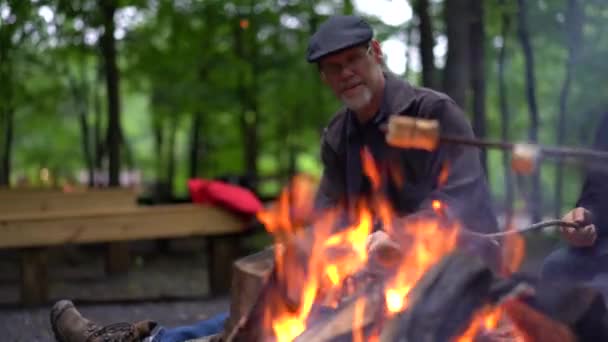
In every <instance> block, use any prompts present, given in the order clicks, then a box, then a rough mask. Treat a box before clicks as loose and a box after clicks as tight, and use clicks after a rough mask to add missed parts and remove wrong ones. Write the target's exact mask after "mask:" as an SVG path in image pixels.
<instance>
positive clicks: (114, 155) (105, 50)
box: [100, 0, 121, 187]
mask: <svg viewBox="0 0 608 342" xmlns="http://www.w3.org/2000/svg"><path fill="white" fill-rule="evenodd" d="M100 5H101V6H100V7H101V10H102V13H103V23H104V34H103V36H102V37H101V51H102V54H103V60H104V66H105V68H104V69H105V74H106V87H107V96H108V128H107V129H108V134H107V137H108V157H109V185H110V186H111V187H114V186H119V185H120V134H121V129H120V98H119V94H120V92H119V76H118V66H117V65H116V41H115V39H114V13H115V12H116V3H115V0H100Z"/></svg>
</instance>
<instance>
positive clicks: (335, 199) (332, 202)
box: [315, 135, 344, 210]
mask: <svg viewBox="0 0 608 342" xmlns="http://www.w3.org/2000/svg"><path fill="white" fill-rule="evenodd" d="M321 161H322V163H323V173H322V175H321V182H320V184H319V188H318V190H317V194H316V196H315V208H316V209H319V210H321V209H324V208H329V207H334V206H336V205H338V204H339V202H340V200H341V199H342V197H343V195H344V177H343V175H342V174H341V171H340V170H341V168H340V163H339V158H338V155H337V152H336V151H334V150H333V149H332V148H331V146H330V145H329V144H328V143H327V141H326V138H325V135H324V136H323V139H322V140H321Z"/></svg>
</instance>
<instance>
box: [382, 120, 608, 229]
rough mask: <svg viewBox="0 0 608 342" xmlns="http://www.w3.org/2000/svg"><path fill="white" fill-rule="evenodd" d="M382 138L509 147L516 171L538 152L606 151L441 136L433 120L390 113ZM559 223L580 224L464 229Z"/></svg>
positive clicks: (531, 163)
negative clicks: (384, 136)
mask: <svg viewBox="0 0 608 342" xmlns="http://www.w3.org/2000/svg"><path fill="white" fill-rule="evenodd" d="M386 141H387V143H388V144H389V145H391V146H394V147H398V148H414V149H422V150H427V151H434V150H436V149H437V147H438V146H439V144H457V145H464V146H474V147H479V148H493V149H501V150H508V151H512V153H513V156H512V167H513V169H514V170H515V171H516V172H519V173H530V172H532V171H533V170H534V169H535V168H536V164H537V161H538V159H539V157H540V156H541V154H542V155H546V156H553V157H561V158H564V157H577V158H589V159H590V160H591V161H598V160H600V161H608V153H607V152H602V151H595V150H590V149H582V148H569V147H545V146H538V145H532V144H515V143H510V142H503V141H488V140H481V139H476V138H468V137H457V136H445V135H441V134H440V127H439V122H438V121H437V120H429V119H420V118H413V117H409V116H398V115H393V116H391V117H390V119H389V122H388V127H387V129H386ZM551 226H560V227H572V228H581V227H580V225H578V224H576V223H572V222H566V221H562V220H550V221H542V222H538V223H535V224H532V225H530V226H528V227H524V228H522V229H513V230H506V231H502V232H497V233H490V234H486V233H477V232H472V231H467V232H466V234H471V235H475V236H480V237H487V238H496V237H502V236H508V235H512V234H519V233H524V232H528V231H533V230H540V229H543V228H546V227H551Z"/></svg>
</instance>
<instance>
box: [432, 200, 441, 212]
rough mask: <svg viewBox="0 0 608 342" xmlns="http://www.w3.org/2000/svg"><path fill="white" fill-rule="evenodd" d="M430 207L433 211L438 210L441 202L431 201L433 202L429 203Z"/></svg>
mask: <svg viewBox="0 0 608 342" xmlns="http://www.w3.org/2000/svg"><path fill="white" fill-rule="evenodd" d="M431 206H432V207H433V209H434V210H440V209H441V202H439V201H438V200H433V202H431Z"/></svg>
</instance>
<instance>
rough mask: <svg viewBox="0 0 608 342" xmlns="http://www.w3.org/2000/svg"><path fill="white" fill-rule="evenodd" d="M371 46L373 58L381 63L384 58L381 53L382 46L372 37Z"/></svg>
mask: <svg viewBox="0 0 608 342" xmlns="http://www.w3.org/2000/svg"><path fill="white" fill-rule="evenodd" d="M371 47H372V52H373V54H374V59H375V60H376V62H377V63H379V64H382V63H383V61H384V58H383V55H382V47H381V46H380V42H379V41H377V40H376V39H372V41H371Z"/></svg>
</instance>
